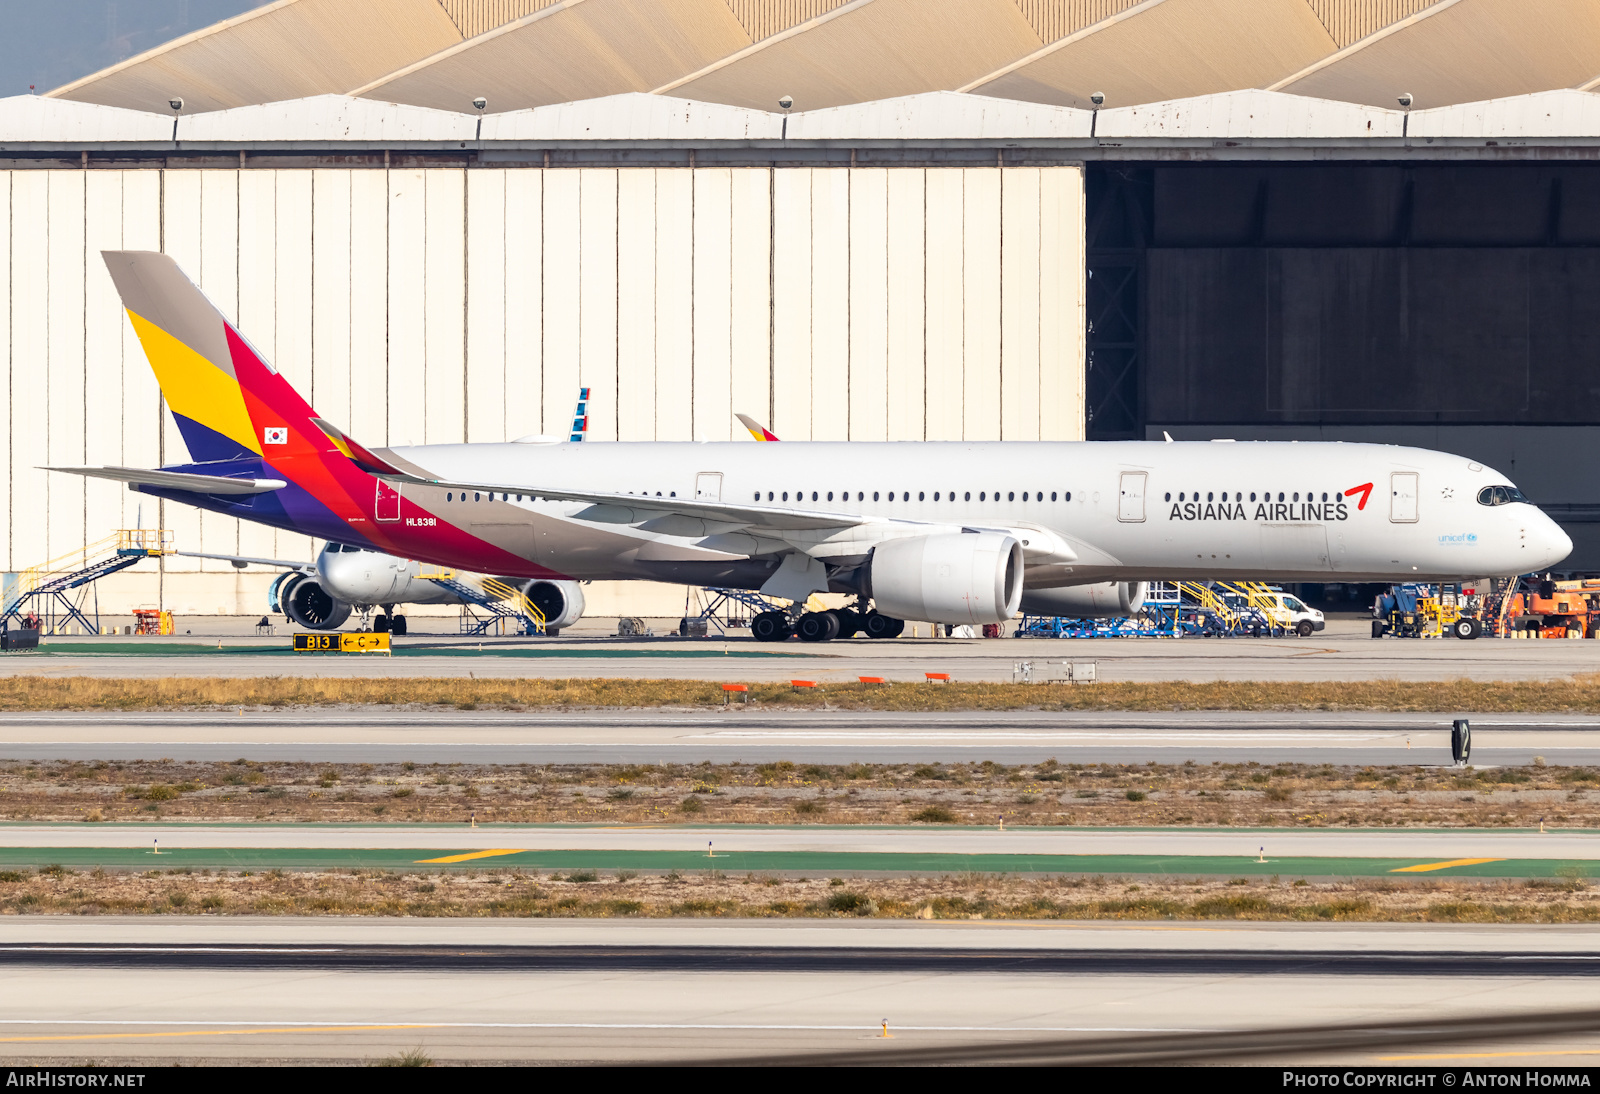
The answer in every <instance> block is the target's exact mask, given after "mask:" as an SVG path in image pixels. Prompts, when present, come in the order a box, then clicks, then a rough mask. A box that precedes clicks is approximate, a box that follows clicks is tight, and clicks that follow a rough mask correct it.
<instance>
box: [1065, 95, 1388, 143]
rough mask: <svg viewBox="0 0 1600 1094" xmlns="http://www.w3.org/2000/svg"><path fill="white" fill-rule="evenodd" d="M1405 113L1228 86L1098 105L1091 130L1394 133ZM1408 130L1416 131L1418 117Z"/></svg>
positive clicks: (1202, 136)
mask: <svg viewBox="0 0 1600 1094" xmlns="http://www.w3.org/2000/svg"><path fill="white" fill-rule="evenodd" d="M1403 118H1404V115H1403V114H1401V112H1400V111H1398V110H1381V109H1379V108H1377V107H1371V106H1362V105H1359V104H1356V103H1341V102H1335V101H1333V100H1330V99H1312V98H1307V97H1305V96H1302V95H1285V94H1283V93H1282V92H1277V91H1255V90H1251V91H1226V92H1223V93H1222V94H1220V95H1202V96H1199V97H1198V98H1193V99H1169V100H1168V101H1166V102H1162V103H1144V104H1141V105H1139V106H1124V107H1119V108H1117V109H1115V110H1102V111H1100V120H1099V122H1098V123H1097V124H1096V127H1095V135H1096V136H1098V137H1103V138H1113V137H1171V138H1173V139H1175V140H1184V139H1197V140H1211V139H1222V138H1228V139H1258V140H1270V139H1273V138H1282V139H1293V138H1297V137H1306V138H1312V137H1314V138H1332V139H1338V138H1341V137H1348V138H1352V139H1363V138H1367V137H1398V136H1400V133H1401V121H1402V119H1403ZM1411 125H1412V128H1411V131H1412V132H1413V133H1415V132H1416V131H1417V130H1416V121H1415V119H1413V120H1412V123H1411Z"/></svg>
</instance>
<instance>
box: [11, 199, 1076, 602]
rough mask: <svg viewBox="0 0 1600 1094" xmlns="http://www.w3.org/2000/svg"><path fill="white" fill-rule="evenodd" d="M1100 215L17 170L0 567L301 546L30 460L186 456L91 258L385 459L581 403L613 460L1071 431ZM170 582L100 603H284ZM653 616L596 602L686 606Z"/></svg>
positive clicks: (1012, 205) (878, 202)
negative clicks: (134, 529)
mask: <svg viewBox="0 0 1600 1094" xmlns="http://www.w3.org/2000/svg"><path fill="white" fill-rule="evenodd" d="M1082 210H1083V187H1082V172H1081V171H1080V170H1079V169H1078V168H1076V167H1044V168H1035V167H1017V168H1010V167H1007V168H970V167H969V168H920V167H919V168H909V167H908V168H889V169H884V168H775V169H768V168H704V167H702V168H660V169H657V168H554V169H540V168H536V167H529V168H511V169H497V168H478V167H474V168H470V169H463V168H459V167H451V168H444V167H440V168H405V169H401V168H394V169H373V168H356V169H324V168H316V169H310V168H307V169H266V168H263V169H254V168H246V169H240V170H231V169H183V170H171V169H168V170H160V169H111V168H106V169H102V168H99V167H96V168H94V169H92V170H83V171H63V170H44V169H39V170H12V171H5V172H0V238H3V240H4V246H5V253H6V255H7V258H8V261H6V262H5V263H3V264H0V279H3V280H4V281H5V284H4V285H3V286H0V298H8V299H9V301H10V307H9V309H0V322H3V323H4V324H5V329H4V330H3V331H0V344H3V345H4V346H5V348H6V351H7V353H8V372H9V376H10V383H9V385H8V386H7V387H6V388H5V389H0V398H3V399H7V400H8V403H7V405H6V406H5V408H4V413H3V414H0V423H3V427H4V428H5V429H6V432H7V436H6V443H5V445H4V446H0V449H3V452H4V459H5V461H6V462H5V466H4V468H3V469H0V471H3V476H4V484H5V488H6V496H7V497H8V498H9V499H10V500H9V504H8V506H7V507H6V508H5V509H4V510H3V511H0V521H3V522H4V526H3V528H0V544H3V545H4V551H5V554H6V559H5V563H4V565H3V567H0V569H5V570H8V571H9V570H17V569H21V568H24V567H27V566H30V565H36V564H38V563H40V562H43V561H44V560H45V559H47V558H53V557H56V556H58V555H61V554H63V553H65V552H68V551H71V550H73V549H75V548H77V547H79V546H81V545H82V544H84V543H86V542H88V541H92V540H95V539H98V538H99V537H101V536H103V535H106V534H107V533H109V532H111V531H113V530H115V529H117V528H120V527H131V526H133V524H134V523H135V521H136V520H140V519H142V520H143V523H144V525H145V526H146V527H150V526H154V525H156V524H158V523H161V524H163V525H164V526H165V527H169V528H171V529H173V530H174V531H175V533H176V536H177V541H178V545H179V546H180V547H181V548H184V549H187V550H196V551H206V552H213V553H238V554H244V555H252V556H257V557H273V558H286V559H306V558H309V557H310V552H311V551H312V549H313V547H312V544H311V543H310V542H308V541H307V540H305V539H304V538H303V537H295V536H290V535H288V534H284V533H275V532H273V531H272V530H270V529H267V528H263V527H260V526H256V525H250V524H242V523H240V522H238V521H235V520H233V519H230V518H223V517H219V516H215V515H211V514H205V515H202V514H200V513H198V512H197V511H195V510H192V509H189V508H187V507H184V506H181V505H174V504H170V503H167V504H165V505H161V503H158V502H156V501H155V500H154V499H149V498H145V499H143V500H142V508H141V499H140V497H139V496H138V495H134V494H130V493H128V492H127V491H126V490H124V489H122V488H120V487H118V486H116V485H114V484H111V483H106V482H97V481H92V480H91V481H89V482H83V481H82V480H79V479H78V478H76V477H74V476H68V475H56V474H50V473H47V472H44V471H41V470H38V467H39V466H40V465H45V464H83V463H88V464H122V465H130V466H141V467H153V466H157V465H158V464H159V463H161V462H162V461H163V460H166V461H167V462H174V461H177V460H181V459H182V458H184V456H183V453H184V450H183V447H182V441H181V440H180V439H179V437H178V434H177V432H176V430H175V429H174V428H173V426H172V423H171V419H170V417H166V416H164V415H163V414H162V412H161V410H160V409H159V406H160V403H159V393H158V391H157V388H156V385H155V382H154V378H153V377H152V375H151V373H150V369H149V367H148V365H147V364H146V363H145V360H144V356H143V353H142V351H141V350H140V348H139V346H138V344H137V341H136V340H135V338H134V336H133V334H132V331H131V329H130V328H129V326H128V324H127V322H126V320H125V319H124V318H123V315H122V312H121V310H120V307H119V305H118V303H117V299H116V295H115V293H114V291H113V289H112V286H111V282H110V279H109V277H108V276H107V275H106V272H105V267H104V265H103V264H102V263H101V261H100V258H99V254H98V252H99V251H100V250H102V249H111V248H141V249H157V250H165V251H167V252H168V253H169V254H171V255H173V256H174V257H175V258H176V259H177V260H178V262H179V263H180V264H181V265H182V266H183V267H184V269H185V270H186V271H188V272H189V274H190V275H191V276H193V277H194V278H196V280H197V281H198V282H199V283H200V285H201V286H202V288H204V290H205V291H206V292H207V293H208V294H209V295H210V296H211V298H212V299H213V300H214V301H216V302H217V304H218V305H219V306H220V307H221V308H222V310H223V311H224V312H225V313H226V314H228V315H229V316H230V317H233V318H235V319H236V321H237V322H238V324H239V326H240V328H241V330H242V331H243V333H244V334H245V335H246V337H248V338H249V339H250V340H251V341H252V342H253V343H254V344H255V345H256V346H257V347H258V348H259V349H260V350H261V351H262V352H263V353H264V354H265V355H266V356H267V357H268V359H270V360H271V361H272V362H273V363H274V364H275V365H276V366H277V368H278V369H279V370H280V371H281V372H282V373H283V374H284V375H285V376H286V377H287V378H288V379H289V380H290V381H291V382H292V383H294V384H295V385H296V386H297V387H298V388H299V389H300V390H301V391H302V392H303V393H304V394H306V395H307V397H308V398H309V399H310V400H311V402H312V403H313V405H314V406H316V408H317V409H318V411H319V412H320V413H321V414H322V415H323V416H325V417H327V418H328V419H330V420H332V421H334V422H336V423H341V424H345V425H347V427H348V428H349V430H350V431H351V433H352V434H353V435H354V436H356V437H357V438H358V439H361V440H362V441H364V442H366V443H374V444H383V443H436V442H451V441H462V440H468V441H491V440H504V439H508V438H514V437H518V436H521V435H524V434H529V433H541V432H543V433H564V432H565V430H566V427H567V426H568V425H569V422H570V415H571V412H572V408H573V403H574V400H575V397H576V394H577V388H578V386H579V384H580V383H582V384H587V385H589V386H590V387H592V388H593V389H594V393H593V397H592V401H591V403H590V414H591V434H590V436H591V440H593V441H598V442H604V441H609V440H618V439H620V440H652V439H655V440H729V439H741V438H742V437H743V436H744V434H743V431H742V429H740V428H739V427H738V425H737V423H736V422H735V421H734V420H733V413H734V412H735V411H742V412H744V413H748V414H751V415H754V416H757V417H763V418H767V419H769V420H770V421H771V423H772V427H773V429H774V430H775V432H777V433H778V435H779V436H781V437H784V438H786V439H794V440H801V439H808V438H812V439H820V440H846V439H849V440H921V439H929V440H957V439H976V440H995V439H1006V440H1012V439H1015V440H1033V439H1060V440H1071V439H1078V438H1080V437H1081V436H1082V428H1083V413H1082V407H1083V388H1082V385H1083V360H1084V356H1083V354H1084V351H1083V338H1084V321H1083V292H1084V283H1083V276H1084V274H1083V270H1084V265H1083V211H1082ZM163 418H165V423H164V432H163V424H162V423H163ZM160 509H164V513H163V512H161V511H159V510H160ZM164 561H165V569H164V571H163V572H162V574H161V575H158V574H157V573H156V571H155V567H154V566H140V567H138V568H136V569H135V570H133V571H129V572H127V573H126V574H122V575H118V576H116V577H114V578H111V579H108V580H107V581H106V582H103V583H102V585H103V588H102V590H101V595H102V600H101V606H102V608H105V609H108V610H112V611H125V610H127V609H128V608H130V607H134V606H153V605H154V604H155V603H156V601H157V599H158V598H160V599H162V600H163V601H164V603H165V605H166V606H167V607H169V608H172V609H175V610H177V611H179V612H190V613H214V612H225V613H235V612H238V613H256V612H261V611H264V610H265V599H264V596H263V592H264V589H265V585H266V583H267V581H268V580H269V579H270V574H269V573H268V572H266V571H264V570H261V571H255V570H254V568H253V572H247V573H242V572H240V571H237V570H235V569H233V568H232V567H231V566H230V565H229V564H227V563H225V562H220V563H219V562H211V561H207V562H201V561H200V560H193V559H167V560H164ZM651 595H652V594H651V593H650V591H649V590H648V589H647V588H640V587H631V588H627V589H625V590H606V589H597V590H596V591H595V595H592V596H591V610H592V611H593V612H595V613H596V614H607V613H609V612H613V611H623V610H627V611H630V612H639V613H641V614H643V613H644V612H645V611H646V610H647V608H648V607H650V606H651V605H652V604H654V602H661V605H660V606H661V608H662V610H669V611H670V610H674V609H673V608H672V606H671V603H670V601H671V600H672V599H673V597H676V598H677V600H676V603H677V605H678V606H679V607H681V603H682V601H681V592H679V593H671V594H670V595H666V596H665V600H663V595H664V593H663V591H656V592H655V593H654V594H653V595H654V601H652V602H650V603H646V601H647V600H648V598H649V597H650V596H651ZM630 596H631V597H632V598H633V599H631V600H630V599H628V598H629V597H630ZM641 597H642V598H644V599H640V598H641Z"/></svg>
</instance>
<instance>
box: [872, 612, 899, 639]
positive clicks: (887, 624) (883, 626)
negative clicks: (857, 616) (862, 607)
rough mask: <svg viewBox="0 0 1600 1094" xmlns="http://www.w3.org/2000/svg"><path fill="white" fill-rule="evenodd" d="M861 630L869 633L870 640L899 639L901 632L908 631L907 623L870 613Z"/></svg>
mask: <svg viewBox="0 0 1600 1094" xmlns="http://www.w3.org/2000/svg"><path fill="white" fill-rule="evenodd" d="M861 629H862V630H864V631H866V632H867V637H868V638H899V637H900V632H901V631H903V630H905V629H906V621H905V620H904V619H895V618H893V617H892V616H887V615H880V614H878V613H877V612H868V613H867V618H866V620H865V621H864V622H863V624H862V628H861Z"/></svg>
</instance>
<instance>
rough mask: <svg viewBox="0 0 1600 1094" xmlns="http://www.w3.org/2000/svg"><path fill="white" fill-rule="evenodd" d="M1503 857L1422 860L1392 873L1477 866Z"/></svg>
mask: <svg viewBox="0 0 1600 1094" xmlns="http://www.w3.org/2000/svg"><path fill="white" fill-rule="evenodd" d="M1504 861H1505V859H1503V858H1453V859H1451V860H1450V861H1449V862H1422V863H1418V864H1417V865H1416V866H1401V867H1398V868H1396V869H1393V870H1390V871H1389V872H1390V873H1391V874H1426V873H1428V872H1429V871H1432V870H1448V869H1450V867H1452V866H1476V865H1478V864H1479V863H1481V862H1504Z"/></svg>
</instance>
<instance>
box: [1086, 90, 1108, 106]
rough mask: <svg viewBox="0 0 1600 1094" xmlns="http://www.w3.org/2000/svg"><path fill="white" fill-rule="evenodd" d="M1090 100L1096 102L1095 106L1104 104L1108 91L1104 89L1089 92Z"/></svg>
mask: <svg viewBox="0 0 1600 1094" xmlns="http://www.w3.org/2000/svg"><path fill="white" fill-rule="evenodd" d="M1089 101H1090V102H1091V103H1094V105H1095V106H1104V105H1105V102H1106V93H1105V92H1104V91H1091V92H1089Z"/></svg>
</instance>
